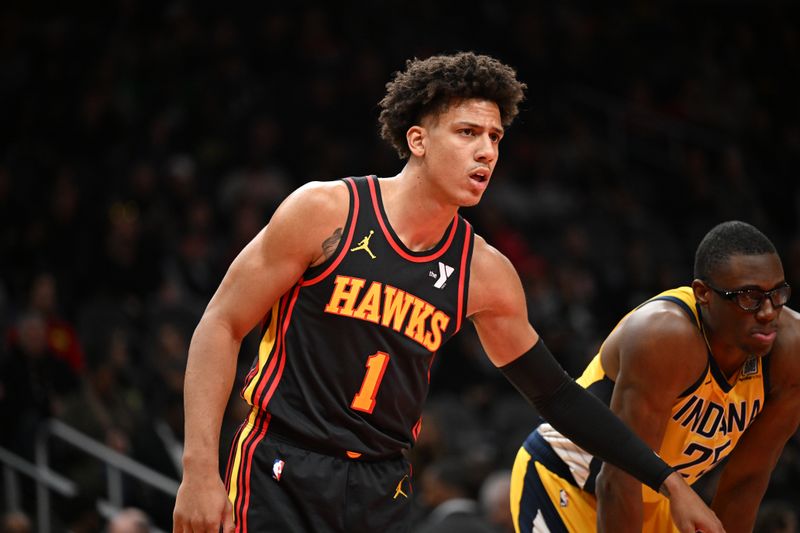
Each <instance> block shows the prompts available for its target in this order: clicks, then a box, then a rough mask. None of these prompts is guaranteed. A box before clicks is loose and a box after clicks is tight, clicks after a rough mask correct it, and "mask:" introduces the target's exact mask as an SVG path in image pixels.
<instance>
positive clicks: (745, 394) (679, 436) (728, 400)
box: [538, 287, 767, 501]
mask: <svg viewBox="0 0 800 533" xmlns="http://www.w3.org/2000/svg"><path fill="white" fill-rule="evenodd" d="M656 300H660V301H665V300H666V301H671V302H673V303H675V304H676V305H679V306H680V307H681V308H682V309H683V310H684V311H686V313H687V318H688V319H690V320H692V321H693V322H694V323H695V325H696V326H697V327H698V329H700V328H701V322H700V318H699V315H698V311H697V307H696V302H695V298H694V293H693V292H692V289H691V288H690V287H680V288H677V289H672V290H668V291H665V292H663V293H661V294H659V295H657V296H655V297H654V298H651V299H650V300H648V301H647V302H645V303H643V304H641V305H647V304H648V303H650V302H652V301H656ZM641 305H640V306H639V307H641ZM639 307H637V309H638V308H639ZM631 312H633V311H631ZM629 314H630V313H628V315H629ZM628 315H626V316H625V317H623V319H622V320H621V321H620V322H619V324H617V326H616V327H619V326H620V324H622V323H623V322H624V321H625V318H627V316H628ZM601 354H602V347H601V348H600V352H598V354H597V355H596V356H595V357H594V359H592V361H591V363H590V364H589V366H588V367H587V368H586V370H585V371H584V372H583V375H581V377H580V378H579V379H578V380H577V381H578V383H579V384H580V385H581V386H583V387H584V388H586V389H588V390H590V391H591V392H593V393H594V394H595V395H597V396H598V397H600V398H601V399H602V400H603V401H604V402H606V403H609V402H610V399H611V393H612V392H613V386H614V384H613V382H612V381H611V380H610V378H609V377H608V376H606V373H605V371H604V369H603V366H602V362H601V358H600V356H601ZM766 362H767V359H766V356H765V357H764V358H759V357H753V358H751V359H748V360H747V361H746V362H745V364H744V365H743V367H742V369H741V370H740V373H739V376H738V379H737V380H736V382H735V383H734V384H733V385H731V384H730V383H728V381H727V380H726V379H725V376H724V375H723V373H722V371H721V370H720V369H719V367H718V366H717V364H716V362H715V361H714V359H713V358H712V357H711V354H710V353H709V355H708V364H707V366H706V370H705V372H704V373H703V375H702V376H700V378H699V379H698V380H697V381H696V382H695V383H694V385H692V386H691V387H690V388H689V389H688V390H686V391H685V392H684V393H683V394H682V395H681V396H680V397H679V398H678V399H677V401H676V402H675V405H674V406H673V407H672V416H671V417H670V419H669V422H668V423H667V428H666V431H665V433H664V439H663V441H662V443H661V448H660V450H659V455H660V456H661V458H662V459H663V460H664V461H666V462H667V463H669V464H670V465H671V466H672V467H674V468H675V469H676V470H677V471H678V472H680V473H681V475H682V476H683V477H684V478H685V479H686V481H687V482H688V483H689V484H692V483H694V482H695V481H697V480H698V479H699V478H700V477H701V476H702V475H703V474H705V473H706V472H708V471H709V470H711V469H712V468H713V467H714V466H715V465H716V464H717V463H719V462H720V461H721V460H723V459H724V458H725V457H726V456H727V455H728V454H730V452H731V451H732V450H733V448H734V447H735V446H736V443H737V442H738V441H739V439H740V438H741V436H742V434H743V433H744V431H745V430H746V429H747V427H748V426H749V425H750V424H752V423H753V420H754V419H755V417H756V416H757V415H758V413H759V412H760V411H761V409H762V408H763V407H764V399H765V391H766V390H767V383H766V375H765V364H766ZM538 431H539V433H540V435H541V436H542V437H543V438H544V440H545V441H547V443H548V444H549V445H550V447H552V448H553V450H554V451H555V452H556V454H557V455H558V456H559V457H560V458H561V459H562V460H563V461H564V463H566V465H567V466H568V467H569V470H570V472H571V474H572V477H573V478H574V480H575V481H576V483H577V484H578V485H579V486H580V487H581V488H585V489H586V490H589V491H590V492H593V489H594V477H595V476H596V474H597V472H598V471H599V461H598V460H597V459H595V458H593V457H592V456H590V455H589V454H588V453H586V452H585V451H583V450H582V449H581V448H578V447H577V446H575V445H574V444H573V443H571V442H570V441H568V440H567V439H565V438H564V437H563V436H562V435H560V434H559V433H558V432H557V431H555V430H554V429H553V428H552V427H551V426H550V425H549V424H547V423H545V424H542V425H541V426H540V427H539V430H538ZM644 496H645V500H646V501H654V500H655V499H658V498H660V496H658V495H657V494H656V493H655V492H653V491H651V490H650V489H648V488H647V487H644Z"/></svg>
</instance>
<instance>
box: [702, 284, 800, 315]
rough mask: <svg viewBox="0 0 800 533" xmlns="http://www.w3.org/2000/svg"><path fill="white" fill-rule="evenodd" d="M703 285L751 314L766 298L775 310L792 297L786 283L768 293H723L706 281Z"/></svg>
mask: <svg viewBox="0 0 800 533" xmlns="http://www.w3.org/2000/svg"><path fill="white" fill-rule="evenodd" d="M705 284H706V285H708V286H709V287H710V288H711V290H713V291H714V292H716V293H717V294H719V295H720V296H722V297H723V298H725V299H727V300H733V301H734V302H736V305H738V306H739V307H741V308H742V309H744V310H745V311H749V312H751V313H755V312H756V311H758V310H759V309H761V306H762V305H763V304H764V300H766V299H767V298H769V301H770V302H772V307H774V308H776V309H777V308H779V307H783V306H784V305H786V302H788V301H789V297H790V296H791V295H792V288H791V287H790V286H789V284H788V283H783V285H781V286H780V287H775V288H774V289H772V290H769V291H762V290H761V289H736V290H734V291H723V290H721V289H717V288H716V287H714V286H713V285H711V284H710V283H709V282H707V281H706V282H705Z"/></svg>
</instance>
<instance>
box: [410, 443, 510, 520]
mask: <svg viewBox="0 0 800 533" xmlns="http://www.w3.org/2000/svg"><path fill="white" fill-rule="evenodd" d="M478 475H479V469H478V468H477V465H472V466H471V465H470V464H469V463H468V462H467V461H465V460H463V459H462V458H459V457H457V456H451V457H447V458H443V459H440V460H438V461H436V462H434V463H433V464H431V465H429V466H428V468H426V469H425V472H424V473H423V474H422V477H421V479H420V482H419V491H420V499H421V501H422V504H423V506H424V507H425V508H427V509H428V514H427V516H426V517H425V519H424V520H423V522H422V523H421V524H420V526H419V527H417V528H415V530H414V531H415V533H450V532H454V531H458V532H459V533H495V530H494V528H493V527H492V525H491V524H490V523H489V521H488V520H486V518H485V517H484V516H483V514H482V509H481V507H480V506H479V505H478V502H477V501H476V500H475V493H476V492H477V491H476V486H477V481H478V480H477V479H476V478H477V476H478Z"/></svg>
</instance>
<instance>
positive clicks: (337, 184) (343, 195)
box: [287, 180, 349, 209]
mask: <svg viewBox="0 0 800 533" xmlns="http://www.w3.org/2000/svg"><path fill="white" fill-rule="evenodd" d="M287 199H293V200H300V201H302V202H303V204H305V206H306V208H314V207H318V208H323V209H324V208H329V207H338V206H340V205H344V207H345V208H347V206H348V203H349V193H348V191H347V184H346V183H345V182H344V181H342V180H334V181H309V182H308V183H305V184H304V185H302V186H301V187H298V188H297V189H296V190H295V191H294V192H293V193H292V194H290V195H289V197H288V198H287Z"/></svg>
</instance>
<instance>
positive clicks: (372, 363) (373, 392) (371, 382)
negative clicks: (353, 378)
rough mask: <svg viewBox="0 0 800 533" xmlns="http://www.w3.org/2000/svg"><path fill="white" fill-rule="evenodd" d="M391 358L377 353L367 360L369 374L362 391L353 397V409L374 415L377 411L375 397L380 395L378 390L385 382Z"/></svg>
mask: <svg viewBox="0 0 800 533" xmlns="http://www.w3.org/2000/svg"><path fill="white" fill-rule="evenodd" d="M389 358H390V356H389V354H388V353H385V352H377V353H375V354H373V355H370V356H369V358H368V359H367V373H366V375H365V376H364V381H362V382H361V389H359V391H358V393H357V394H356V395H355V396H354V397H353V402H352V403H351V404H350V407H351V408H352V409H355V410H356V411H363V412H365V413H372V410H373V409H375V397H376V396H377V395H378V388H379V387H380V386H381V381H383V374H384V372H386V367H387V365H388V364H389Z"/></svg>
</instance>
